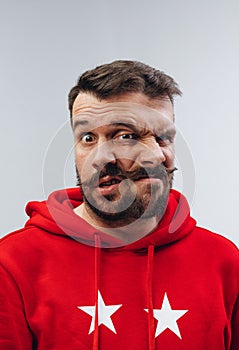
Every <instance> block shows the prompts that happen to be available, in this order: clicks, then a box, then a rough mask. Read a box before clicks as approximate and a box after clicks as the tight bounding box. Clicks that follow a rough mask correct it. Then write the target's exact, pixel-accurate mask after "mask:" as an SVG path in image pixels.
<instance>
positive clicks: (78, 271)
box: [0, 189, 239, 350]
mask: <svg viewBox="0 0 239 350" xmlns="http://www.w3.org/2000/svg"><path fill="white" fill-rule="evenodd" d="M81 200H82V198H81V196H80V193H79V189H69V190H67V191H66V190H63V191H57V192H55V193H53V194H52V195H51V196H50V197H49V199H48V200H47V202H31V203H29V204H28V205H27V208H26V210H27V213H28V215H29V216H30V219H29V220H28V222H27V223H26V225H25V227H24V228H23V229H21V230H19V231H16V232H13V233H12V234H10V235H8V236H6V237H4V238H3V239H2V240H1V243H0V349H3V350H13V349H14V350H16V349H17V350H32V349H38V350H46V349H49V350H50V349H51V350H65V349H71V350H79V349H81V350H86V349H87V350H88V349H97V348H99V349H104V350H107V349H109V350H112V349H114V350H122V349H123V350H126V349H130V350H132V349H137V350H138V349H140V350H141V349H142V350H146V349H150V348H151V349H153V348H154V347H155V349H167V350H175V349H179V350H180V349H184V350H188V349H193V350H201V349H210V350H222V349H226V350H238V349H239V331H238V330H239V301H238V291H239V253H238V249H237V248H236V247H235V246H234V245H233V244H232V243H231V242H230V241H228V240H227V239H225V238H224V237H222V236H220V235H217V234H214V233H212V232H209V231H208V230H205V229H202V228H199V227H197V226H196V223H195V220H194V219H192V218H191V217H190V213H189V207H188V204H187V202H186V200H185V198H184V197H183V196H182V195H181V194H180V193H178V192H176V191H174V190H172V191H171V194H170V198H169V202H168V207H167V210H166V212H165V215H164V217H163V219H162V220H161V222H160V224H159V226H158V227H157V228H156V229H155V231H154V232H152V233H151V234H149V235H148V236H146V237H144V238H142V239H140V240H139V241H136V242H134V243H131V244H130V245H127V246H124V245H123V244H122V242H120V241H118V240H117V239H114V238H111V237H109V236H108V235H107V234H104V233H102V232H96V230H95V229H93V228H92V227H91V226H89V225H88V224H87V223H86V222H84V221H83V220H82V219H81V218H80V217H78V216H77V215H75V214H74V212H73V211H72V208H73V207H76V206H78V205H79V204H80V202H81ZM95 240H96V241H97V242H98V243H97V244H96V243H95V242H96V241H95ZM99 242H100V244H101V246H103V247H104V248H102V249H100V248H97V247H96V248H95V247H94V246H96V245H98V244H99ZM97 300H98V303H99V304H98V303H97ZM96 304H97V307H95V306H96ZM97 308H98V310H99V314H97V315H96V316H97V317H98V319H97V317H95V318H94V317H93V316H91V315H94V311H95V309H96V310H97ZM152 311H153V312H152ZM180 315H181V316H180ZM152 318H153V319H152ZM92 322H93V323H92ZM163 328H165V329H163ZM97 332H98V334H97ZM152 335H153V337H154V339H152V338H151V339H150V337H152Z"/></svg>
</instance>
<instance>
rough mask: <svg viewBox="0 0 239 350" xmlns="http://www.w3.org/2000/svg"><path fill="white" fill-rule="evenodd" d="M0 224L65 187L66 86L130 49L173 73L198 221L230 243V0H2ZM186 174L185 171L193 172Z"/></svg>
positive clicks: (17, 219) (234, 166)
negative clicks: (29, 202)
mask: <svg viewBox="0 0 239 350" xmlns="http://www.w3.org/2000/svg"><path fill="white" fill-rule="evenodd" d="M0 4H1V10H0V35H1V55H0V60H1V64H0V72H1V79H0V92H1V93H0V96H1V104H0V110H1V230H0V235H5V234H6V233H8V232H10V231H12V230H14V229H17V228H19V227H21V226H22V225H23V224H24V222H25V220H26V216H25V213H24V207H25V204H26V203H27V202H28V201H29V200H42V199H44V198H45V197H46V196H47V195H48V194H49V193H50V192H51V191H52V190H55V189H58V188H62V187H64V186H69V187H73V186H74V185H75V176H74V175H75V174H74V162H73V156H72V151H71V145H72V139H71V131H70V128H69V124H68V122H67V121H68V111H67V94H68V91H69V89H70V88H71V87H72V86H73V85H74V83H75V81H76V79H77V77H78V76H79V75H80V74H81V73H82V72H84V71H85V70H86V69H90V68H93V67H95V66H96V65H99V64H102V63H105V62H110V61H112V60H115V59H135V60H140V61H143V62H145V63H148V64H150V65H152V66H154V67H157V68H159V69H161V70H163V71H165V72H166V73H168V74H170V75H172V76H173V77H174V78H175V79H176V80H177V81H178V82H179V84H180V86H181V88H182V90H183V93H184V95H183V97H182V98H180V99H177V102H176V123H177V126H178V131H179V137H178V139H177V151H178V165H179V168H180V169H179V172H178V175H177V177H176V181H175V187H176V188H178V189H179V190H182V191H183V192H184V193H186V195H187V197H188V199H189V202H190V206H191V209H192V215H193V216H194V217H195V218H196V219H197V221H198V224H199V225H201V226H203V227H207V228H209V229H211V230H213V231H216V232H219V233H221V234H223V235H225V236H226V237H228V238H230V239H231V240H233V241H234V242H235V243H237V244H238V243H239V235H238V224H237V218H238V205H237V195H238V189H237V178H236V176H237V174H238V170H239V166H238V155H237V153H238V126H239V121H238V81H239V66H238V62H239V40H238V36H239V24H238V23H239V2H238V1H237V0H223V1H220V0H217V1H216V0H215V1H212V0H201V1H192V0H188V1H186V0H181V1H177V0H174V1H170V0H167V1H160V0H157V1H156V0H154V1H136V0H134V1H132V0H128V1H126V0H121V1H114V0H111V1H110V0H108V1H107V0H105V1H87V2H85V1H84V2H83V1H81V0H78V1H62V2H60V1H56V0H53V1H45V0H44V1H33V0H32V1H27V0H22V1H17V0H15V1H11V0H10V1H6V2H5V1H1V2H0ZM194 172H195V176H194Z"/></svg>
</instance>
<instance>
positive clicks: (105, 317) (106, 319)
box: [77, 290, 122, 334]
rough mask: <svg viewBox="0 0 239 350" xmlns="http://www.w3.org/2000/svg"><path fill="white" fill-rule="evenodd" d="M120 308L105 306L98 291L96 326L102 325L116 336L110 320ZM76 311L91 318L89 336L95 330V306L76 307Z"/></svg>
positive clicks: (118, 306)
mask: <svg viewBox="0 0 239 350" xmlns="http://www.w3.org/2000/svg"><path fill="white" fill-rule="evenodd" d="M121 306H122V304H121V305H105V303H104V300H103V298H102V296H101V294H100V291H99V290H98V326H100V325H101V324H104V325H105V326H106V327H108V328H109V329H110V330H111V331H112V332H114V333H115V334H116V330H115V327H114V324H113V322H112V320H111V316H112V315H113V314H114V313H115V312H116V311H117V310H118V309H119V308H120V307H121ZM77 307H78V309H80V310H82V311H84V312H86V313H87V314H88V315H90V316H91V317H92V321H91V325H90V330H89V334H90V333H91V332H93V331H94V328H95V309H96V305H95V306H77Z"/></svg>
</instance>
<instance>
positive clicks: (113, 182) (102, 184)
mask: <svg viewBox="0 0 239 350" xmlns="http://www.w3.org/2000/svg"><path fill="white" fill-rule="evenodd" d="M121 181H122V179H119V178H115V177H113V178H110V179H104V178H103V179H101V180H100V182H99V187H101V188H102V187H108V186H111V185H116V184H119V183H120V182H121Z"/></svg>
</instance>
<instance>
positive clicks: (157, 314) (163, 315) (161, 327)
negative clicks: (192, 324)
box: [145, 293, 188, 339]
mask: <svg viewBox="0 0 239 350" xmlns="http://www.w3.org/2000/svg"><path fill="white" fill-rule="evenodd" d="M145 311H147V312H148V311H149V310H148V309H145ZM187 311H188V310H172V308H171V306H170V303H169V300H168V297H167V293H165V294H164V298H163V304H162V308H161V309H160V310H156V309H154V310H153V314H154V318H156V319H157V320H158V324H157V328H156V332H155V338H156V337H157V336H158V335H159V334H161V333H163V331H165V329H167V328H169V329H170V330H171V331H172V332H173V333H175V334H176V335H177V336H178V337H179V338H180V339H182V337H181V334H180V331H179V328H178V324H177V320H178V319H179V318H180V317H182V316H183V315H184V314H186V312H187Z"/></svg>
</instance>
